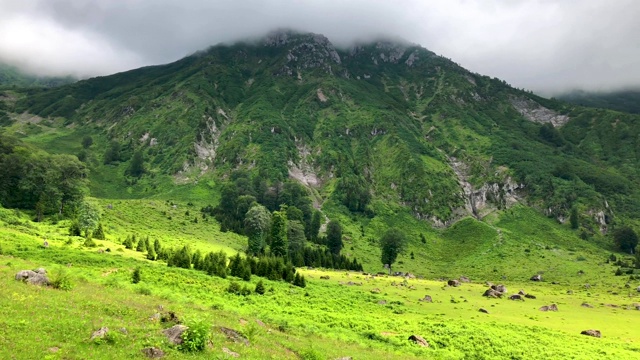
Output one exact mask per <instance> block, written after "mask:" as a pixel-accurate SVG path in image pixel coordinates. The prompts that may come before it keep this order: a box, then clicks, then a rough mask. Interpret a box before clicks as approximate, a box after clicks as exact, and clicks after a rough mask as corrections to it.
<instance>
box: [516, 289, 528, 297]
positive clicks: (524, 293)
mask: <svg viewBox="0 0 640 360" xmlns="http://www.w3.org/2000/svg"><path fill="white" fill-rule="evenodd" d="M518 294H519V295H522V296H525V295H527V293H526V292H524V290H520V291H518Z"/></svg>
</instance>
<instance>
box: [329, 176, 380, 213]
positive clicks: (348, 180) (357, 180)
mask: <svg viewBox="0 0 640 360" xmlns="http://www.w3.org/2000/svg"><path fill="white" fill-rule="evenodd" d="M336 193H337V196H338V198H339V199H340V201H341V202H342V204H344V206H346V207H347V208H348V209H349V210H351V211H359V212H362V211H364V210H365V208H366V206H367V204H369V201H370V200H371V194H370V192H369V187H368V186H367V184H366V181H365V179H364V178H363V177H361V176H356V175H349V176H345V175H343V177H341V178H340V180H339V181H338V184H337V186H336Z"/></svg>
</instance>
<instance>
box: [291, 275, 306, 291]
mask: <svg viewBox="0 0 640 360" xmlns="http://www.w3.org/2000/svg"><path fill="white" fill-rule="evenodd" d="M293 285H294V286H297V287H301V288H304V287H307V282H306V281H305V279H304V275H300V274H299V273H296V275H295V277H294V279H293Z"/></svg>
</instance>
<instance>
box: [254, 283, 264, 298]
mask: <svg viewBox="0 0 640 360" xmlns="http://www.w3.org/2000/svg"><path fill="white" fill-rule="evenodd" d="M255 292H256V294H260V295H264V292H265V289H264V283H263V282H262V280H260V281H258V283H257V284H256V289H255Z"/></svg>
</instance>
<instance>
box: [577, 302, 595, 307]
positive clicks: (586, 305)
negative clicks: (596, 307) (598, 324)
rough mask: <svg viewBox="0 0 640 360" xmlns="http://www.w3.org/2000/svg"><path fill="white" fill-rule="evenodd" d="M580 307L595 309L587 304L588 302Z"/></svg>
mask: <svg viewBox="0 0 640 360" xmlns="http://www.w3.org/2000/svg"><path fill="white" fill-rule="evenodd" d="M580 306H582V307H586V308H593V305H590V304H587V303H586V302H585V303H582V305H580Z"/></svg>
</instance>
